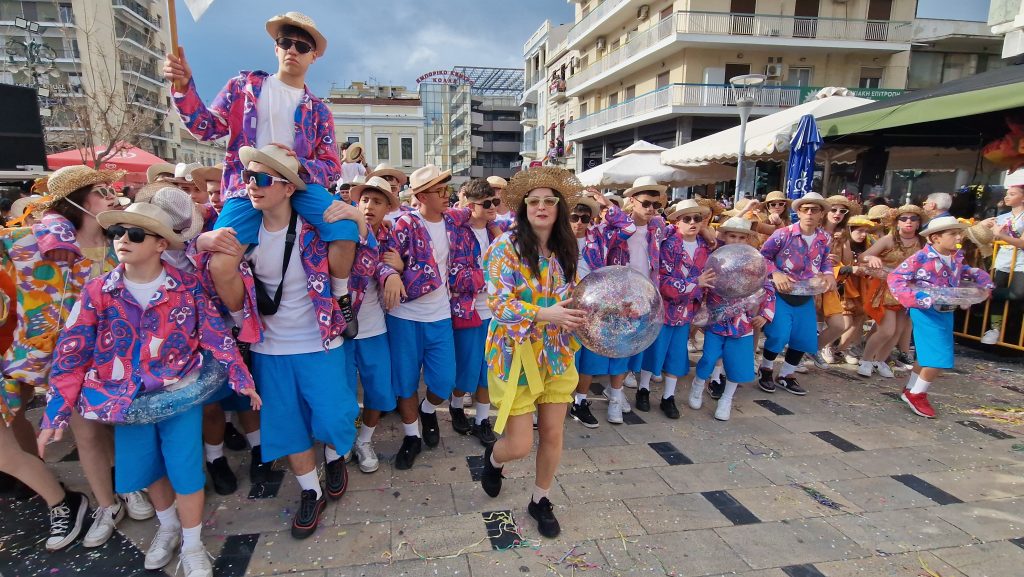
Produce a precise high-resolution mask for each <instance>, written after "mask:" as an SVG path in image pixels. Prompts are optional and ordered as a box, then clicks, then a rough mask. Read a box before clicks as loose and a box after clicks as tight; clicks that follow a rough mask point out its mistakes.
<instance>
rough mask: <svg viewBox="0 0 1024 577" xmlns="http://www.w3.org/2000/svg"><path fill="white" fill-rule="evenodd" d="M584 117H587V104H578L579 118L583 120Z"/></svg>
mask: <svg viewBox="0 0 1024 577" xmlns="http://www.w3.org/2000/svg"><path fill="white" fill-rule="evenodd" d="M586 115H587V103H586V102H580V118H583V117H584V116H586Z"/></svg>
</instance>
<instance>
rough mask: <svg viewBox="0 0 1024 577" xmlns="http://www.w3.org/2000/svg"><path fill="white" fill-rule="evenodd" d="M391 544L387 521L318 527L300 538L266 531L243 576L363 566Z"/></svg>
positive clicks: (284, 533) (285, 532) (376, 557)
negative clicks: (307, 535) (305, 537)
mask: <svg viewBox="0 0 1024 577" xmlns="http://www.w3.org/2000/svg"><path fill="white" fill-rule="evenodd" d="M390 547H391V524H390V523H363V524H359V525H349V526H347V527H321V528H320V529H318V530H317V532H316V533H314V534H313V535H312V536H310V537H309V538H307V539H305V540H302V541H296V540H295V539H293V538H292V536H291V535H290V534H289V533H288V532H287V531H282V532H278V533H265V534H263V535H261V536H260V540H259V542H258V543H257V544H256V550H255V552H253V555H252V559H250V560H249V570H248V571H247V572H246V575H252V576H258V575H272V574H274V573H282V572H288V571H307V570H316V569H327V568H331V567H344V566H346V565H366V564H368V563H376V562H379V561H380V560H381V557H380V555H381V553H383V552H385V551H389V550H390Z"/></svg>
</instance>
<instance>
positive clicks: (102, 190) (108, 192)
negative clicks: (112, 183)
mask: <svg viewBox="0 0 1024 577" xmlns="http://www.w3.org/2000/svg"><path fill="white" fill-rule="evenodd" d="M92 191H93V192H95V193H96V194H98V195H99V196H100V198H103V199H107V198H114V197H115V196H117V191H116V190H114V189H113V188H111V187H109V186H98V187H96V188H94V189H92Z"/></svg>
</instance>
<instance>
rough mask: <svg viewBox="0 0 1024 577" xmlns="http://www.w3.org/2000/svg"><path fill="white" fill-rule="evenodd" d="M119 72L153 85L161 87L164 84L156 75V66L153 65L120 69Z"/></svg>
mask: <svg viewBox="0 0 1024 577" xmlns="http://www.w3.org/2000/svg"><path fill="white" fill-rule="evenodd" d="M121 73H122V74H127V75H128V76H134V77H136V78H139V79H142V80H145V81H146V82H149V83H150V84H153V85H155V86H159V87H163V85H164V81H163V80H161V79H160V77H159V76H158V75H157V72H156V68H153V67H149V66H143V67H140V68H138V69H135V70H129V69H122V70H121Z"/></svg>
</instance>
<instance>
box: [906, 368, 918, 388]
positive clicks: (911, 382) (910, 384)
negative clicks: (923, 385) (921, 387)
mask: <svg viewBox="0 0 1024 577" xmlns="http://www.w3.org/2000/svg"><path fill="white" fill-rule="evenodd" d="M917 379H918V376H917V373H915V372H914V371H910V378H909V379H907V384H906V385H903V388H904V389H910V390H913V389H914V384H916V383H917Z"/></svg>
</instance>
